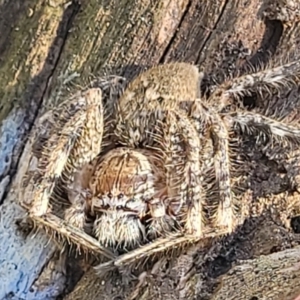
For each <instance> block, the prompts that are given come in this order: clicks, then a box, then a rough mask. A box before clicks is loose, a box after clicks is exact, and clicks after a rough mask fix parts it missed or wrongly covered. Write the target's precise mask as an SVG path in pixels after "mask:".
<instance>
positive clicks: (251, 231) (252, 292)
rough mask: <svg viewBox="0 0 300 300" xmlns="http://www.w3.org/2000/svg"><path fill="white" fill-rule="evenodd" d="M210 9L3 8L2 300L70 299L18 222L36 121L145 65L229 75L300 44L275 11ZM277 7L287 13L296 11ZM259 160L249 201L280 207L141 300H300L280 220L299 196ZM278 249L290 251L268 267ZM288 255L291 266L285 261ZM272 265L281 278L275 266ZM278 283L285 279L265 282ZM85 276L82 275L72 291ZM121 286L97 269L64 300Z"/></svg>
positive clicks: (43, 251)
mask: <svg viewBox="0 0 300 300" xmlns="http://www.w3.org/2000/svg"><path fill="white" fill-rule="evenodd" d="M207 3H209V4H206V2H203V1H200V0H199V1H198V0H196V1H191V0H190V1H189V0H180V1H178V0H176V1H175V0H168V1H167V0H164V1H151V0H144V1H137V0H129V1H124V0H123V1H105V0H102V1H98V0H89V1H86V0H83V1H81V2H80V3H79V2H78V1H75V0H74V1H62V0H49V1H41V0H37V1H35V2H34V3H33V2H32V1H29V0H25V1H21V0H10V1H0V29H1V32H2V33H3V34H2V35H1V37H0V53H1V60H0V74H1V82H0V95H1V100H0V107H1V110H0V120H1V129H0V130H1V135H0V139H1V142H0V196H1V200H0V201H1V203H2V204H1V206H0V221H1V223H0V224H1V226H0V236H1V243H0V278H1V280H0V299H56V298H57V296H58V295H62V294H63V293H64V289H65V285H66V282H67V280H66V278H65V274H64V270H61V269H59V268H58V269H57V266H58V265H59V264H58V263H57V257H56V256H55V249H56V248H55V245H54V244H53V243H52V242H51V241H48V239H47V238H46V237H45V236H44V235H43V234H37V235H35V236H32V234H29V235H27V236H25V235H24V233H22V232H20V231H19V229H18V227H17V226H16V224H15V223H16V220H17V219H18V218H20V217H22V216H23V215H24V211H22V210H21V209H20V208H19V206H18V205H17V200H18V199H17V191H16V189H17V186H18V182H19V180H20V176H21V175H22V172H23V168H22V165H23V163H24V161H26V157H27V156H28V153H26V151H25V152H24V151H23V149H24V146H25V143H26V137H27V136H28V133H29V132H30V129H31V126H32V124H33V122H34V121H35V119H36V117H37V116H38V115H40V114H41V113H42V112H43V111H45V110H47V109H49V107H52V106H54V105H56V104H57V103H58V102H60V101H62V99H63V98H64V97H65V95H66V94H67V93H70V92H71V91H73V90H74V89H76V88H78V87H80V86H83V85H85V84H86V83H87V82H88V81H89V80H90V78H93V77H94V76H98V75H102V74H105V73H111V74H112V73H113V74H118V75H123V76H125V77H127V78H128V79H131V78H132V77H134V76H135V75H136V74H137V73H138V72H139V71H140V70H141V69H142V68H144V67H148V66H151V65H156V64H159V63H164V62H169V61H187V62H193V63H196V64H198V65H199V66H200V68H201V69H205V70H206V72H207V73H208V74H214V75H216V77H219V76H221V77H222V76H223V75H224V74H230V73H231V72H232V70H234V68H235V67H236V66H242V64H243V63H244V62H245V59H248V60H250V61H251V62H252V63H253V64H255V62H258V61H267V58H268V56H267V55H265V54H266V53H271V54H273V55H274V57H276V58H277V60H280V59H281V58H282V57H283V56H284V55H286V53H290V52H293V51H294V50H293V49H294V45H299V38H300V35H299V25H298V23H295V20H297V16H298V15H299V14H298V15H297V13H296V15H291V16H290V19H288V20H286V19H285V18H282V17H281V14H280V13H277V14H276V15H275V16H274V15H272V14H269V16H272V17H271V18H270V19H269V20H263V12H264V11H268V8H269V5H270V4H269V3H268V1H263V0H249V1H242V0H240V1H239V0H231V1H225V0H213V1H209V2H207ZM274 3H275V2H274ZM276 3H278V6H279V8H281V7H282V5H283V6H285V5H292V6H293V3H294V2H293V1H281V0H278V1H276ZM271 8H272V7H271ZM272 9H273V8H272ZM279 11H280V10H279ZM289 11H294V12H297V9H296V7H292V10H289ZM295 18H296V19H295ZM208 77H209V76H208ZM294 93H298V91H297V90H295V91H294ZM25 149H26V148H25ZM21 155H22V156H21ZM20 157H21V159H20ZM259 159H261V161H260V160H259ZM258 160H259V161H258V164H257V169H256V170H254V171H253V172H254V175H252V176H251V180H252V181H253V182H252V186H253V189H254V190H253V194H254V196H253V195H252V198H251V199H252V200H253V199H255V200H257V199H260V200H259V201H261V202H264V199H266V198H268V203H278V205H275V208H273V206H269V207H268V209H262V210H261V211H259V213H258V214H257V215H256V216H255V217H253V219H251V220H247V221H246V223H245V225H244V226H243V227H242V228H241V229H240V230H238V232H237V233H235V234H234V235H233V236H231V237H227V238H224V240H221V241H218V243H214V242H212V243H208V245H205V247H203V246H201V245H196V246H195V247H192V248H191V249H189V250H187V253H184V254H183V255H182V256H181V257H180V258H178V260H176V261H174V263H173V264H172V266H170V267H169V270H168V272H165V273H166V274H165V273H161V274H165V275H164V277H163V278H159V276H158V278H153V279H152V280H151V281H149V284H148V285H146V286H145V287H142V288H141V290H140V291H139V295H140V299H153V298H154V297H156V298H163V299H187V298H190V299H192V298H197V299H234V298H236V299H240V297H239V296H240V295H241V293H245V299H259V300H262V299H276V300H277V299H278V300H280V299H288V300H289V298H284V297H283V296H285V297H290V299H291V300H293V297H296V296H297V295H298V293H299V290H297V289H296V288H295V286H296V282H297V278H298V279H299V272H298V266H299V265H298V264H299V260H297V258H296V256H297V251H299V249H298V248H295V249H294V250H285V249H288V248H291V247H293V246H295V245H297V244H298V240H299V237H298V235H297V234H296V233H293V232H292V228H291V227H289V226H286V225H287V220H288V219H287V218H285V217H284V216H283V217H282V215H284V214H283V212H287V213H286V214H287V215H288V212H291V211H292V210H291V209H290V205H291V203H292V204H294V203H298V202H299V200H298V194H296V193H295V194H294V193H292V192H293V191H290V190H289V189H288V187H287V185H286V181H285V177H284V176H281V175H282V174H278V168H277V169H276V168H274V169H272V168H271V167H270V166H269V165H267V164H265V162H264V161H263V159H262V158H258ZM255 172H256V173H255ZM276 172H277V173H276ZM274 173H276V174H275V175H278V176H275V175H274ZM267 191H268V192H267ZM269 195H274V196H269ZM275 195H276V196H275ZM270 197H271V199H272V201H270ZM272 197H273V198H272ZM259 201H258V202H259ZM254 202H255V201H254ZM253 206H254V207H256V205H253ZM261 207H262V206H261ZM270 211H271V213H270ZM287 217H291V216H290V215H288V216H287ZM281 250H283V251H284V252H282V253H279V254H273V256H272V255H271V256H266V257H265V256H261V257H259V256H260V255H263V254H264V255H269V254H270V253H272V252H277V251H281ZM276 255H277V256H276ZM257 257H258V258H257ZM282 257H284V260H283V261H284V262H282V261H281V260H279V259H278V258H282ZM245 259H246V260H247V261H246V262H245V263H242V264H241V266H237V267H233V269H231V268H232V265H233V264H235V263H236V261H238V260H245ZM249 259H253V260H252V261H249ZM273 262H274V268H275V271H274V269H273V268H271V267H270V266H272V265H273ZM257 264H259V265H264V264H265V265H266V269H265V270H262V271H261V270H260V269H259V267H257V268H258V272H257V273H256V272H254V273H255V274H254V275H255V276H256V277H255V276H254V277H253V278H252V277H251V274H250V273H251V272H250V271H249V270H251V268H256V267H255V266H257ZM183 265H184V267H185V268H183V271H187V273H188V271H190V274H189V275H190V276H189V277H187V278H184V279H181V280H179V277H178V274H177V273H178V272H179V270H182V268H181V267H182V266H183ZM257 268H256V269H257ZM189 269H190V270H189ZM277 270H278V271H277ZM289 271H291V273H293V274H294V277H292V278H291V279H290V280H287V281H286V283H287V284H286V285H284V286H283V287H282V289H281V290H280V291H279V292H278V293H277V294H276V295H275V294H274V295H269V294H268V290H270V289H273V288H274V287H275V286H276V282H280V281H281V280H282V279H281V278H283V277H280V276H284V275H285V274H287V273H289ZM226 272H227V274H226ZM224 274H226V275H224ZM249 274H250V275H249ZM272 274H276V276H275V275H274V276H275V277H276V280H277V281H275V280H274V281H272V282H270V281H269V280H268V278H272ZM282 274H283V275H282ZM73 275H74V274H73ZM75 275H76V274H75ZM79 275H80V272H79V273H78V276H73V277H74V278H75V279H74V281H76V280H77V279H78V277H79ZM221 275H222V276H221ZM161 276H162V275H161ZM247 276H250V277H251V278H249V282H251V284H252V283H253V285H248V287H249V289H248V290H245V289H243V286H244V283H243V282H241V281H240V280H239V279H240V278H241V277H244V278H248V277H247ZM261 276H262V277H263V278H265V280H266V281H264V282H266V283H265V284H263V285H257V284H256V283H255V280H256V278H260V277H261ZM287 276H290V273H289V275H288V274H287ZM285 278H287V277H285ZM118 280H119V279H118V278H117V277H116V278H115V280H111V281H108V282H105V281H104V282H103V281H100V280H99V279H98V278H97V277H95V275H94V273H93V269H90V270H89V271H88V272H87V274H86V275H85V276H84V277H83V279H82V280H81V281H80V282H79V283H78V286H77V288H75V291H74V292H73V293H71V294H70V295H68V296H66V299H123V298H125V297H127V296H128V297H130V293H131V292H132V290H131V288H132V286H130V285H129V286H128V288H127V287H124V286H122V284H121V283H120V282H119V281H118ZM178 280H179V282H178ZM247 281H248V280H247ZM269 283H270V285H269ZM272 284H273V285H272ZM176 286H179V287H180V289H175V287H176ZM105 297H106V298H105ZM117 297H119V298H117ZM120 297H121V298H120ZM251 297H252V298H251ZM282 297H283V298H282Z"/></svg>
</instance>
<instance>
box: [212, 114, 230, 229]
mask: <svg viewBox="0 0 300 300" xmlns="http://www.w3.org/2000/svg"><path fill="white" fill-rule="evenodd" d="M211 135H212V139H213V144H214V148H215V149H214V161H215V170H216V180H217V183H218V185H219V190H220V202H219V207H218V210H217V215H216V225H217V226H221V227H225V228H227V229H228V233H231V232H232V231H233V229H234V225H235V216H234V204H233V199H232V193H231V182H230V178H231V177H230V158H229V145H228V143H229V137H228V130H227V128H226V125H225V124H224V122H223V120H222V119H221V118H220V116H219V115H218V114H214V115H213V118H212V126H211Z"/></svg>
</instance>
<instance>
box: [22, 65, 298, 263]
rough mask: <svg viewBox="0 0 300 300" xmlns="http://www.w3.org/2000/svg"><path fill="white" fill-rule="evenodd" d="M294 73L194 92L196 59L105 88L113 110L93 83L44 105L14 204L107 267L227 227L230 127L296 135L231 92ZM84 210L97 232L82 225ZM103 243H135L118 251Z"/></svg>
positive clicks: (270, 73) (231, 224)
mask: <svg viewBox="0 0 300 300" xmlns="http://www.w3.org/2000/svg"><path fill="white" fill-rule="evenodd" d="M299 71H300V64H299V62H297V61H296V62H291V63H289V64H286V65H283V66H281V67H277V68H273V69H267V70H265V71H260V72H257V73H253V74H251V75H244V76H241V77H238V78H233V79H231V80H229V81H227V82H225V83H224V84H222V85H220V86H219V87H217V88H216V89H215V91H213V92H212V94H211V95H210V96H209V97H208V98H207V99H201V98H200V84H201V80H202V78H203V74H202V73H200V72H199V71H198V69H197V67H196V66H192V65H190V64H185V63H173V64H166V65H161V66H157V67H154V68H152V69H150V70H148V71H146V72H144V73H142V74H140V75H139V76H138V77H137V78H136V79H135V80H133V81H132V82H131V83H129V85H128V87H127V88H126V90H125V91H124V92H123V91H122V89H121V88H120V90H119V93H113V94H114V95H116V94H118V95H120V97H118V99H117V100H116V101H115V102H114V103H115V109H113V110H112V111H113V113H112V112H111V111H108V109H107V108H105V107H104V106H103V105H102V101H103V99H102V93H101V87H100V88H93V89H88V90H86V91H83V92H79V93H77V94H76V95H75V96H74V97H73V98H72V99H71V100H70V101H69V102H65V103H64V104H63V105H61V106H60V107H59V108H57V109H55V110H54V111H52V112H50V115H51V116H52V118H53V122H50V125H49V132H48V136H47V138H46V142H45V143H44V144H42V145H41V148H42V152H41V154H40V156H39V157H37V160H38V162H37V163H36V165H37V167H36V169H34V170H29V171H28V172H27V174H26V176H25V177H26V178H27V181H26V182H27V185H29V186H30V187H31V190H32V194H31V195H27V194H25V199H24V200H22V201H21V204H22V206H23V207H25V208H26V209H27V210H28V211H29V216H30V217H31V218H32V219H33V220H34V221H35V222H36V223H37V224H41V225H43V226H44V227H49V228H51V229H52V230H55V231H56V232H58V233H59V234H61V235H63V236H66V237H67V238H68V240H70V241H71V242H74V243H77V244H80V245H82V246H85V248H87V249H88V250H92V251H96V252H100V253H101V254H103V255H105V256H107V257H109V258H110V259H111V258H113V260H112V261H111V262H109V264H110V266H112V267H113V266H119V265H123V264H127V263H131V262H134V261H135V260H138V259H139V258H141V257H147V256H148V255H151V254H153V253H156V252H159V251H163V250H165V249H170V248H173V247H176V246H178V245H180V244H182V243H189V242H194V241H197V240H199V239H202V238H206V237H211V236H215V235H216V234H217V235H218V234H223V233H230V232H232V231H233V230H234V229H235V227H236V225H237V224H238V223H239V222H240V219H241V220H242V216H241V217H240V218H239V217H238V216H237V214H236V206H237V204H236V201H235V197H234V194H233V193H232V175H231V174H232V160H231V156H230V154H232V153H231V152H232V151H233V149H231V148H230V147H231V146H230V139H231V138H230V132H234V133H235V134H236V135H237V134H240V133H241V132H242V133H245V134H253V135H256V136H261V135H264V136H267V137H268V138H269V139H270V140H271V141H272V140H274V139H276V137H279V139H278V142H280V140H281V139H291V140H292V141H293V142H295V143H299V141H300V129H299V127H298V124H297V123H296V122H295V123H293V124H287V123H285V122H284V121H282V120H276V119H273V118H271V117H270V116H267V115H265V114H263V113H262V112H261V111H259V109H257V110H256V109H253V110H252V111H249V110H246V109H245V108H244V107H243V104H242V103H239V102H238V101H236V98H238V97H239V96H242V95H244V94H247V93H249V91H251V90H255V89H260V88H263V87H266V86H271V87H272V86H275V87H276V86H277V85H278V84H280V83H284V82H288V80H291V78H292V77H293V76H298V75H299ZM104 86H105V88H108V87H109V85H104ZM116 90H118V89H116ZM107 94H108V95H110V93H107ZM48 114H49V113H48ZM108 116H109V117H110V120H108ZM50 119H51V118H50ZM36 132H37V131H35V134H36ZM110 143H111V145H109V144H110ZM212 160H213V162H214V170H215V171H214V174H213V175H212V174H211V165H212V164H211V161H212ZM28 178H29V180H28ZM208 179H209V180H210V181H211V179H213V182H214V183H215V186H217V188H218V194H217V195H218V196H217V197H216V196H214V197H215V199H217V200H216V201H215V202H209V201H207V200H208V199H206V197H205V196H204V195H209V194H210V193H209V191H204V189H205V188H206V189H210V185H209V184H206V181H207V180H208ZM204 187H205V188H204ZM56 188H60V189H62V190H65V194H66V195H67V198H68V201H69V203H70V204H69V206H70V207H69V208H67V210H66V211H65V212H64V213H63V214H61V212H59V213H55V212H54V211H51V210H50V211H49V200H50V198H51V197H52V198H55V193H54V192H55V190H56ZM28 197H30V199H28ZM21 198H22V196H21ZM57 215H59V216H61V215H64V219H65V220H66V222H63V221H62V220H61V219H60V218H59V217H57ZM87 216H88V217H89V218H91V219H92V223H93V231H92V232H93V233H92V234H93V236H94V237H95V238H92V237H90V236H89V235H88V234H86V232H85V222H86V217H87ZM149 240H152V242H151V243H148V244H147V242H148V241H149ZM143 244H146V245H143ZM111 247H112V248H114V249H118V250H121V252H124V250H128V249H134V248H136V249H135V250H133V251H132V252H129V253H126V254H124V255H123V256H120V257H117V258H116V257H115V252H113V251H110V249H108V248H111ZM99 268H102V266H101V265H100V266H99Z"/></svg>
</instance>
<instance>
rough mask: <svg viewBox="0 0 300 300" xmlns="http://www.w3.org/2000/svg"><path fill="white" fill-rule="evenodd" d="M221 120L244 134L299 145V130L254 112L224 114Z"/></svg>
mask: <svg viewBox="0 0 300 300" xmlns="http://www.w3.org/2000/svg"><path fill="white" fill-rule="evenodd" d="M223 120H224V121H225V122H226V123H227V125H228V126H235V125H238V126H239V127H240V129H241V131H242V132H244V133H246V134H255V133H256V134H257V133H258V134H259V133H263V134H266V135H268V136H269V137H270V138H272V137H274V138H275V139H276V138H277V139H279V140H280V139H289V140H291V141H293V142H296V143H297V144H298V143H300V128H298V127H296V126H294V125H289V124H286V123H284V122H281V121H277V120H274V119H272V118H269V117H266V116H263V115H261V114H259V113H256V112H250V111H243V112H241V111H238V112H234V113H226V114H224V116H223Z"/></svg>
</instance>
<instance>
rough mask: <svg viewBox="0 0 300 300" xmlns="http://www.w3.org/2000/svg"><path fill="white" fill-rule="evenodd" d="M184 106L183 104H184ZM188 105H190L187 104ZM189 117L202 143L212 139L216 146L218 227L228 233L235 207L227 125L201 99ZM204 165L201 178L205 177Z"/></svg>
mask: <svg viewBox="0 0 300 300" xmlns="http://www.w3.org/2000/svg"><path fill="white" fill-rule="evenodd" d="M182 104H183V103H182ZM186 104H188V103H186ZM190 104H191V105H192V106H191V107H190V109H189V112H188V116H189V118H190V119H191V120H192V121H193V123H194V124H195V127H196V128H197V131H198V132H199V135H200V137H201V139H202V140H201V142H202V143H203V144H204V143H206V142H207V138H209V135H210V137H211V138H212V141H213V146H214V149H213V151H214V153H213V154H214V164H215V174H216V181H217V184H218V186H219V196H220V200H219V206H218V209H217V214H216V224H215V225H216V226H217V227H222V228H227V229H228V233H230V232H232V231H233V229H234V221H235V216H234V205H233V199H232V192H231V182H230V178H231V177H230V158H229V145H228V143H229V137H228V130H227V128H226V125H225V123H224V122H223V120H222V119H221V117H220V116H219V114H217V113H215V112H214V111H213V110H211V109H209V108H207V107H206V106H205V105H204V104H203V103H202V102H201V100H200V99H197V100H195V101H193V102H191V103H190ZM205 156H206V152H205V151H204V153H201V160H202V162H203V163H205V159H206V158H205ZM204 167H205V166H204V165H203V166H202V170H201V176H204V174H203V173H204V172H205V171H204Z"/></svg>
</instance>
